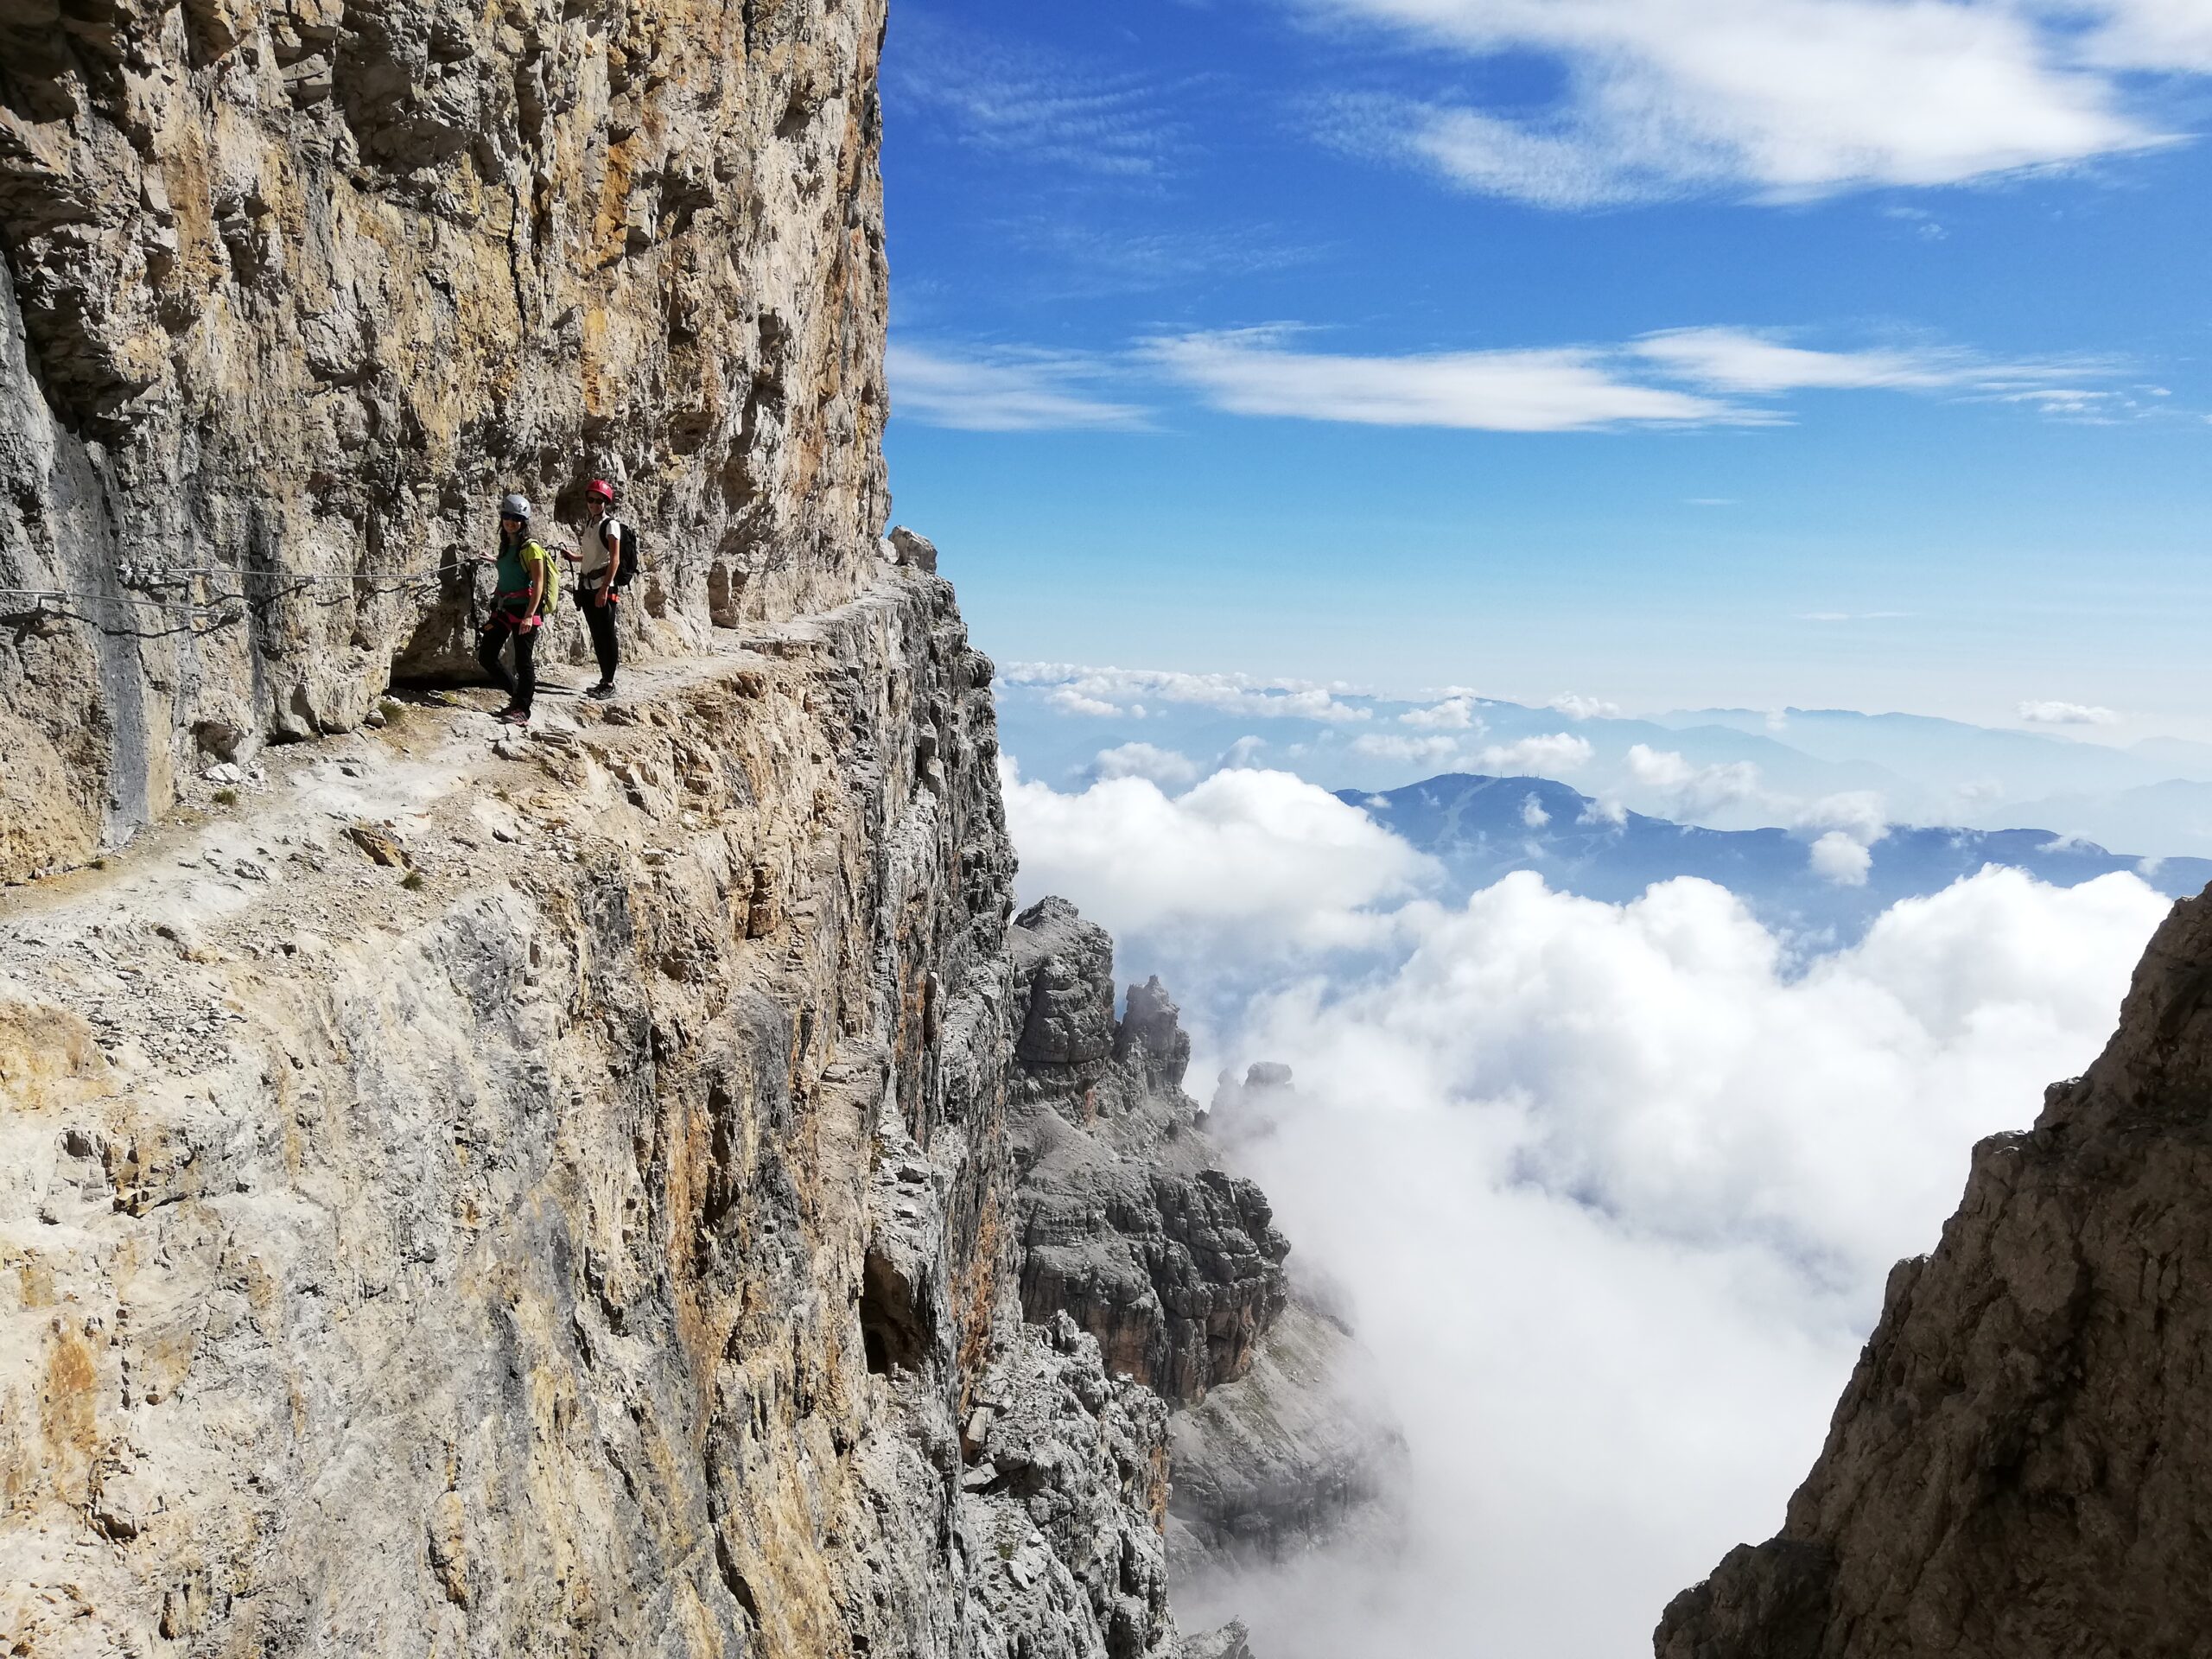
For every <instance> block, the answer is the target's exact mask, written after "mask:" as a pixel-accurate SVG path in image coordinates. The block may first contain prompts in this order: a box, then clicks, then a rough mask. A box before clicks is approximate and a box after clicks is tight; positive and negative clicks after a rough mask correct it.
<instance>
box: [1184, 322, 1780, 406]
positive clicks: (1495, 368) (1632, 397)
mask: <svg viewBox="0 0 2212 1659" xmlns="http://www.w3.org/2000/svg"><path fill="white" fill-rule="evenodd" d="M1288 333H1289V331H1288V330H1286V329H1280V328H1255V329H1240V330H1232V331H1229V332H1225V333H1218V334H1185V335H1182V336H1180V337H1178V338H1173V339H1162V340H1153V341H1152V342H1150V344H1149V346H1147V351H1148V353H1149V354H1150V355H1151V357H1152V358H1153V359H1154V361H1155V362H1156V363H1157V364H1158V365H1160V367H1161V368H1162V369H1164V370H1165V371H1166V372H1167V373H1168V374H1169V375H1171V376H1172V377H1173V378H1176V379H1178V380H1180V381H1182V382H1183V383H1184V384H1185V385H1189V386H1191V387H1192V388H1193V389H1194V390H1195V391H1198V393H1199V394H1200V396H1202V397H1205V399H1206V401H1207V402H1208V403H1210V404H1211V405H1212V406H1213V407H1215V408H1217V409H1220V410H1227V411H1228V412H1230V414H1235V415H1264V416H1282V417H1285V418H1288V419H1294V420H1306V421H1347V422H1352V423H1359V424H1363V425H1370V426H1436V427H1458V428H1462V429H1471V430H1476V431H1487V432H1580V431H1587V430H1590V429H1593V428H1600V427H1609V426H1684V425H1708V424H1712V423H1738V424H1756V423H1761V422H1764V421H1765V420H1766V419H1768V418H1770V417H1769V416H1766V415H1764V414H1763V413H1762V412H1760V411H1759V410H1752V409H1743V408H1738V407H1735V406H1733V405H1732V404H1725V403H1722V402H1720V401H1719V400H1717V399H1714V398H1711V397H1701V396H1699V395H1697V394H1694V393H1691V392H1686V391H1677V390H1674V389H1671V388H1669V387H1664V386H1656V385H1648V384H1639V383H1638V382H1637V381H1636V380H1634V379H1632V378H1625V377H1624V375H1622V374H1621V373H1620V372H1618V370H1617V369H1616V367H1615V366H1614V365H1611V363H1609V362H1608V361H1607V357H1606V354H1605V353H1600V352H1598V351H1593V350H1586V349H1583V348H1580V347H1571V346H1570V347H1555V348H1552V349H1548V350H1532V351H1497V352H1440V353H1428V354H1426V355H1417V356H1405V357H1351V356H1331V355H1328V354H1325V353H1319V352H1301V351H1294V350H1292V349H1290V348H1289V347H1288V346H1286V345H1285V344H1284V341H1285V340H1286V339H1287V335H1288Z"/></svg>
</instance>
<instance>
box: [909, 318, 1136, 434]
mask: <svg viewBox="0 0 2212 1659" xmlns="http://www.w3.org/2000/svg"><path fill="white" fill-rule="evenodd" d="M884 361H885V367H886V368H887V371H888V372H889V374H890V377H891V399H892V405H893V410H895V411H896V412H897V413H898V414H899V415H900V416H905V417H906V418H908V419H912V420H917V421H919V422H921V423H923V424H925V425H927V426H946V427H953V428H957V429H960V430H963V431H969V432H1039V431H1065V430H1070V429H1093V430H1096V429H1122V430H1130V429H1141V428H1142V427H1143V426H1144V425H1145V424H1146V420H1145V411H1144V410H1142V409H1141V408H1139V407H1137V406H1136V405H1135V404H1126V403H1120V402H1116V401H1114V400H1113V399H1112V398H1110V397H1106V396H1104V395H1102V394H1101V393H1100V392H1099V391H1097V390H1096V386H1097V384H1098V382H1099V380H1100V378H1101V376H1102V373H1103V372H1105V371H1104V370H1103V369H1102V365H1100V364H1099V362H1098V361H1097V359H1093V358H1090V357H1085V356H1083V355H1080V354H1076V353H1050V352H1039V351H1024V350H1007V349H999V350H986V349H983V348H979V347H967V348H960V349H957V350H945V349H941V348H938V347H934V346H914V345H910V344H906V343H905V342H902V341H893V343H892V345H891V346H890V347H889V349H888V350H887V353H885V359H884Z"/></svg>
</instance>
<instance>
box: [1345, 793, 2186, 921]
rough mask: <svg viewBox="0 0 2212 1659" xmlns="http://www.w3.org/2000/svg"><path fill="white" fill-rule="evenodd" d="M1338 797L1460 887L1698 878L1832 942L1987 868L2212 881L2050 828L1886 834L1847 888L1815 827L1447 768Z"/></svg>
mask: <svg viewBox="0 0 2212 1659" xmlns="http://www.w3.org/2000/svg"><path fill="white" fill-rule="evenodd" d="M1337 797H1338V799H1339V800H1342V801H1344V802H1346V803H1348V804H1351V805H1353V806H1357V807H1358V808H1360V809H1361V810H1363V811H1365V812H1366V813H1367V814H1368V816H1369V817H1372V818H1373V819H1374V820H1375V821H1376V823H1380V824H1383V826H1385V827H1386V828H1388V829H1390V830H1392V831H1393V832H1395V834H1397V835H1399V836H1403V837H1404V838H1405V839H1406V840H1407V841H1408V842H1411V843H1412V844H1413V845H1414V846H1415V847H1417V848H1419V849H1421V851H1423V852H1425V853H1427V854H1429V855H1431V856H1432V857H1433V858H1435V859H1437V860H1438V861H1440V862H1441V863H1442V864H1443V866H1444V867H1445V868H1446V871H1447V872H1448V873H1449V874H1450V876H1451V879H1452V883H1453V885H1454V887H1459V888H1460V889H1462V890H1463V891H1467V892H1472V891H1474V890H1475V889H1477V888H1479V887H1488V886H1489V885H1491V883H1492V882H1494V881H1497V880H1499V879H1500V878H1502V877H1503V876H1506V875H1509V874H1511V873H1513V872H1514V871H1516V870H1534V871H1535V872H1536V873H1537V874H1540V875H1541V876H1542V877H1543V878H1544V880H1546V881H1547V882H1548V883H1549V884H1550V885H1551V886H1552V887H1555V888H1558V889H1560V891H1562V892H1567V893H1576V894H1579V895H1580V896H1581V897H1584V898H1587V899H1604V900H1605V901H1607V902H1609V903H1615V904H1618V903H1624V902H1626V901H1627V900H1629V899H1634V898H1636V897H1637V895H1638V894H1640V893H1643V891H1644V890H1645V889H1646V888H1647V887H1650V886H1651V885H1652V884H1653V883H1654V882H1656V881H1664V880H1671V879H1673V878H1675V877H1677V876H1699V877H1702V878H1703V879H1705V880H1708V881H1713V882H1715V883H1717V884H1718V885H1719V886H1721V887H1726V888H1727V889H1728V890H1729V891H1730V892H1731V893H1735V894H1736V895H1737V896H1738V897H1739V898H1741V899H1743V900H1744V901H1745V903H1746V904H1747V905H1748V906H1750V907H1751V912H1752V913H1753V914H1754V915H1756V916H1757V917H1758V918H1759V920H1760V921H1761V922H1763V923H1764V924H1765V925H1767V926H1769V927H1771V928H1776V929H1779V930H1786V931H1789V932H1792V933H1796V934H1801V935H1821V934H1829V933H1832V934H1833V935H1834V942H1835V943H1836V944H1849V943H1850V942H1852V941H1853V940H1855V939H1857V938H1859V936H1860V935H1862V934H1863V933H1864V932H1865V931H1866V929H1867V927H1868V926H1869V925H1872V922H1873V920H1874V918H1876V917H1877V916H1878V915H1879V914H1881V912H1883V911H1885V910H1886V909H1888V908H1889V907H1890V906H1891V905H1894V904H1896V903H1897V901H1898V900H1899V899H1913V898H1920V897H1923V896H1925V895H1927V894H1929V893H1940V892H1941V891H1942V889H1943V888H1945V887H1948V886H1950V885H1951V883H1952V882H1954V881H1956V880H1960V879H1961V877H1964V876H1969V875H1972V874H1974V873H1975V872H1977V871H1978V870H1980V869H1981V868H1983V867H1984V866H1985V865H1990V864H1999V865H2005V866H2008V867H2010V868H2014V869H2018V870H2024V871H2025V872H2026V873H2027V874H2030V875H2032V876H2034V877H2035V878H2036V879H2037V880H2041V881H2047V882H2050V884H2051V885H2052V886H2054V887H2076V886H2078V885H2080V884H2081V883H2082V882H2084V881H2088V880H2094V879H2095V878H2096V877H2098V876H2101V875H2109V874H2113V873H2114V872H2117V871H2127V872H2131V873H2133V874H2136V875H2138V876H2140V877H2141V878H2142V879H2143V880H2145V881H2146V882H2148V883H2149V884H2150V885H2151V886H2152V887H2155V888H2156V889H2158V891H2159V892H2161V893H2166V894H2168V895H2169V896H2171V897H2173V898H2186V897H2189V896H2190V895H2192V894H2194V893H2199V892H2201V891H2202V889H2203V888H2204V887H2205V886H2206V884H2207V883H2208V882H2212V859H2203V858H2168V859H2150V858H2141V857H2135V856H2130V855H2126V854H2121V853H2113V852H2108V851H2107V850H2106V849H2104V848H2102V847H2100V846H2098V845H2096V844H2095V843H2094V842H2086V841H2082V840H2078V839H2069V838H2066V837H2063V836H2056V835H2054V834H2053V833H2052V832H2051V831H2050V830H2048V829H1914V828H1909V827H1904V826H1893V827H1891V829H1890V830H1889V831H1888V833H1887V834H1885V836H1883V837H1882V838H1881V839H1880V840H1878V841H1877V842H1873V843H1872V845H1871V846H1870V847H1869V848H1868V849H1867V852H1868V855H1869V861H1868V863H1867V866H1866V871H1865V880H1864V883H1863V884H1846V883H1842V882H1839V881H1837V880H1834V879H1833V877H1831V876H1828V875H1826V874H1822V873H1821V870H1819V869H1818V868H1815V862H1814V859H1813V851H1812V849H1813V842H1814V841H1815V838H1816V836H1817V834H1818V832H1817V831H1814V830H1803V829H1799V830H1790V829H1702V828H1700V827H1699V826H1697V825H1694V824H1683V823H1675V822H1673V821H1672V820H1670V819H1667V818H1655V817H1646V816H1645V815H1644V814H1643V813H1640V812H1618V813H1616V812H1614V811H1611V810H1608V809H1607V808H1606V807H1605V806H1604V805H1603V804H1600V803H1599V802H1597V801H1595V800H1593V799H1592V798H1591V797H1589V796H1587V795H1584V794H1582V793H1581V792H1580V791H1578V790H1574V789H1571V788H1569V787H1568V786H1567V785H1565V784H1560V783H1554V782H1552V781H1551V780H1549V779H1542V778H1491V777H1481V776H1476V775H1471V774H1468V773H1461V772H1455V773H1447V774H1445V775H1443V776H1440V777H1436V778H1429V779H1424V780H1422V781H1421V782H1420V783H1417V784H1408V785H1404V786H1403V787H1402V788H1399V789H1393V790H1386V791H1381V792H1380V793H1370V792H1368V791H1362V790H1356V789H1347V790H1340V791H1337Z"/></svg>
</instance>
